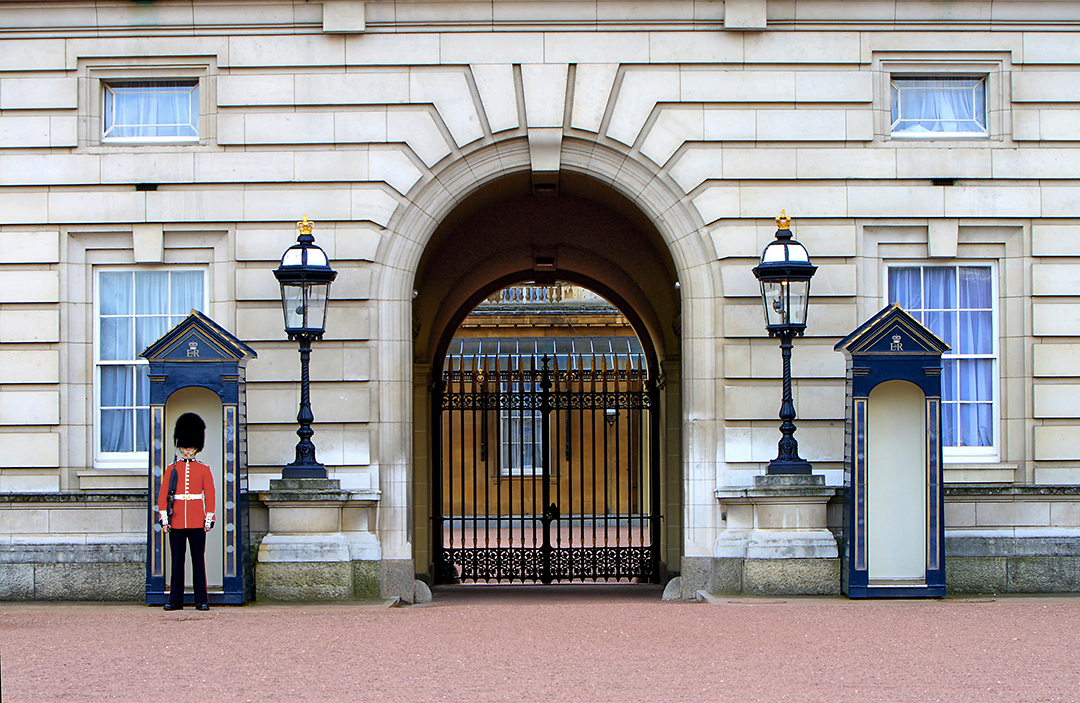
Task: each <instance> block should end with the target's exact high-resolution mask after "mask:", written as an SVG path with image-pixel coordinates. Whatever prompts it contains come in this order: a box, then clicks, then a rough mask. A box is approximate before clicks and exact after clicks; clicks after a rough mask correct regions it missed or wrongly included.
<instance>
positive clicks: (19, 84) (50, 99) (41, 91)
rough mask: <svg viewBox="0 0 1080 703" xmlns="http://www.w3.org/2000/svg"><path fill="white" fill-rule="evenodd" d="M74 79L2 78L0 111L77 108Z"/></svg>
mask: <svg viewBox="0 0 1080 703" xmlns="http://www.w3.org/2000/svg"><path fill="white" fill-rule="evenodd" d="M77 86H78V79H76V78H4V79H2V80H0V110H62V109H75V108H77V107H78V106H79V95H78V88H77Z"/></svg>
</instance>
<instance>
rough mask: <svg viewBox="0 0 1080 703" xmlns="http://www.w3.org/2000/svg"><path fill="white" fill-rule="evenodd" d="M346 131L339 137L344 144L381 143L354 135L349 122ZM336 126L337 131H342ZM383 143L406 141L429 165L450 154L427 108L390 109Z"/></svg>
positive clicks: (352, 127) (441, 133)
mask: <svg viewBox="0 0 1080 703" xmlns="http://www.w3.org/2000/svg"><path fill="white" fill-rule="evenodd" d="M348 125H349V132H348V133H343V134H340V135H339V139H344V140H346V141H384V139H381V138H380V139H373V138H369V137H367V136H366V135H364V134H360V135H354V134H353V131H354V129H355V127H354V126H353V123H352V122H351V121H350V122H349V123H348ZM341 129H342V128H341V126H340V125H339V130H338V131H339V132H341ZM385 131H386V137H385V141H389V142H405V143H406V144H408V145H409V148H410V149H411V150H412V151H413V153H415V154H416V155H417V156H418V157H420V160H421V161H423V162H424V163H425V164H426V165H428V166H434V165H435V164H436V163H438V162H439V161H441V160H442V159H443V158H445V157H446V156H448V155H449V154H450V153H451V148H450V144H448V143H447V141H446V137H445V136H444V135H443V132H442V130H441V129H440V128H439V125H438V123H437V121H436V116H435V115H433V114H432V113H431V112H430V108H412V107H410V108H408V109H405V108H401V109H397V110H392V111H391V112H390V113H389V115H388V116H387V123H386V127H385Z"/></svg>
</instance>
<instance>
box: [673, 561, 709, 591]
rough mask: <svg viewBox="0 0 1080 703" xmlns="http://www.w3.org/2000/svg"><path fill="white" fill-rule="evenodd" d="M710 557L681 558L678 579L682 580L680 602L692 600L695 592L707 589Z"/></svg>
mask: <svg viewBox="0 0 1080 703" xmlns="http://www.w3.org/2000/svg"><path fill="white" fill-rule="evenodd" d="M713 561H714V560H713V558H712V557H688V556H684V557H682V560H681V562H680V564H679V577H680V578H681V579H682V598H681V599H682V600H694V599H695V598H696V597H697V592H698V591H700V590H702V589H708V587H709V581H710V579H711V577H712V570H713V564H712V562H713Z"/></svg>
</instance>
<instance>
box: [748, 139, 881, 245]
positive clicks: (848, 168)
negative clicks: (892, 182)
mask: <svg viewBox="0 0 1080 703" xmlns="http://www.w3.org/2000/svg"><path fill="white" fill-rule="evenodd" d="M756 151H757V152H758V153H761V152H762V151H766V150H764V149H758V150H756ZM768 151H771V150H768ZM899 151H900V150H899V149H897V150H891V149H890V150H878V149H798V150H796V154H797V156H796V158H795V160H794V163H795V165H796V168H797V171H796V177H798V178H896V161H897V158H898V154H897V152H899ZM799 241H803V238H802V235H801V228H800V234H799ZM814 253H815V254H817V250H816V249H815V250H814Z"/></svg>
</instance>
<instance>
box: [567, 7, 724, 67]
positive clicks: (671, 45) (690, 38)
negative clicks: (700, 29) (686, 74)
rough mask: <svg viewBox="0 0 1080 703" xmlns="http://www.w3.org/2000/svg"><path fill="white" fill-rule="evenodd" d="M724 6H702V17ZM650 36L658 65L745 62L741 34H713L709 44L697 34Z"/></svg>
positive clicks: (650, 43) (700, 17)
mask: <svg viewBox="0 0 1080 703" xmlns="http://www.w3.org/2000/svg"><path fill="white" fill-rule="evenodd" d="M722 7H723V6H722V5H718V4H712V3H710V4H709V5H704V6H703V5H702V4H700V3H698V4H697V8H696V11H697V13H698V18H699V19H707V18H706V17H703V15H704V14H707V13H708V12H710V11H714V12H715V11H717V10H720V9H721V8H722ZM648 36H649V58H650V60H652V61H653V62H655V63H669V64H670V63H697V64H739V63H742V61H743V41H742V39H743V38H742V35H741V33H739V32H729V33H724V34H719V35H713V36H712V37H710V40H709V41H705V42H703V41H699V39H700V38H701V37H700V35H699V34H698V33H697V32H651V33H649V35H648ZM579 70H580V67H579Z"/></svg>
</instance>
